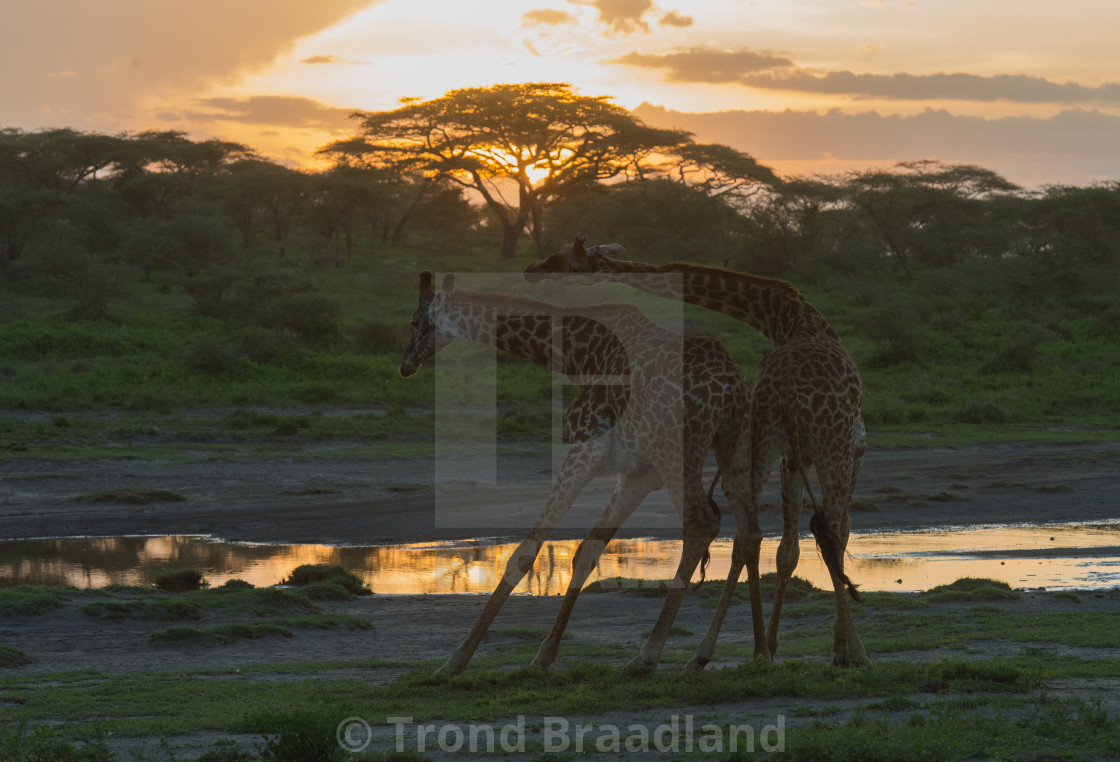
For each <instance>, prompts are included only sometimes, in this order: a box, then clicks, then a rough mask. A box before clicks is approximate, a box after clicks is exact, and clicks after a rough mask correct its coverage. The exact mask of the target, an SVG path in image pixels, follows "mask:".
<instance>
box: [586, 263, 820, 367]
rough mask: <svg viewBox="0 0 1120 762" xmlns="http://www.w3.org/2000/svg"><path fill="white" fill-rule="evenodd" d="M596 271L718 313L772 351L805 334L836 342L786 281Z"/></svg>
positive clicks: (691, 269)
mask: <svg viewBox="0 0 1120 762" xmlns="http://www.w3.org/2000/svg"><path fill="white" fill-rule="evenodd" d="M596 271H597V272H599V273H607V274H610V275H612V276H618V277H612V278H611V280H618V281H621V282H624V283H627V284H629V285H631V286H634V287H635V288H638V289H641V290H642V291H646V292H648V293H652V294H657V295H658V296H664V297H667V298H669V299H675V300H677V301H685V302H688V303H689V304H695V305H698V306H700V307H705V308H707V309H710V310H715V311H716V312H722V313H724V314H725V315H729V316H730V317H733V318H735V319H736V320H740V321H742V322H744V323H746V324H747V325H749V326H751V327H752V328H754V329H756V330H757V331H759V332H760V333H761V334H762V335H763V336H765V337H766V338H768V339H770V341H772V342H773V343H774V344H775V346H782V345H783V344H788V343H789V342H790V341H793V340H794V339H795V338H797V337H800V336H804V335H805V334H806V332H813V333H827V334H828V335H830V336H835V333H833V331H832V329H831V328H830V327H829V325H828V323H827V322H826V321H825V319H824V317H823V316H822V315H821V314H820V313H819V312H818V311H817V310H816V308H814V307H813V306H812V305H810V304H809V303H808V302H806V301H805V297H804V296H802V295H801V293H800V292H799V291H798V290H797V289H796V288H794V287H793V286H792V285H790V284H789V283H786V282H785V281H780V280H771V279H769V278H761V277H758V276H756V275H748V274H746V273H738V272H734V271H731V270H722V269H720V268H717V267H705V266H702V265H693V264H689V263H686V262H670V263H669V264H665V265H649V264H646V263H644V262H627V261H625V260H620V259H610V258H609V257H603V258H602V260H601V262H600V264H599V266H598V268H597V270H596ZM667 275H672V276H679V280H678V279H677V278H676V277H666V276H667Z"/></svg>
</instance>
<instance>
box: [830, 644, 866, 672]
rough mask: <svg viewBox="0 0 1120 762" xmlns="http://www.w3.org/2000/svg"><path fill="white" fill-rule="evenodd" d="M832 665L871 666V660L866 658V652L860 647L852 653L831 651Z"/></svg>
mask: <svg viewBox="0 0 1120 762" xmlns="http://www.w3.org/2000/svg"><path fill="white" fill-rule="evenodd" d="M832 666H834V667H862V668H867V669H870V668H871V660H870V659H868V658H867V653H866V652H865V651H864V650H863V649H862V648H861V649H859V650H858V651H856V652H854V653H848V652H841V651H833V653H832Z"/></svg>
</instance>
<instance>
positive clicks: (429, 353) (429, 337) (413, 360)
mask: <svg viewBox="0 0 1120 762" xmlns="http://www.w3.org/2000/svg"><path fill="white" fill-rule="evenodd" d="M454 288H455V276H454V275H452V274H451V273H448V274H447V275H445V276H443V291H440V292H436V291H433V290H432V274H431V273H430V272H429V271H427V270H425V271H424V272H422V273H420V304H419V305H418V306H417V307H416V312H414V313H412V339H411V340H409V342H408V346H407V347H405V350H404V355H402V356H401V365H400V374H401V378H411V377H412V376H414V375H415V374H416V371H418V370H419V369H420V365H421V363H423V362H424V361H425V360H430V359H431V358H432V357H434V356H435V355H436V353H437V352H439V351H440V350H441V349H443V348H444V347H445V346H447V345H448V344H449V343H450V342H451V339H450V338H448V337H446V336H444V335H442V334H441V332H440V329H439V318H440V313H441V311H442V308H443V304H444V302H445V300H446V299H447V295H448V294H449V293H451V291H452V290H454Z"/></svg>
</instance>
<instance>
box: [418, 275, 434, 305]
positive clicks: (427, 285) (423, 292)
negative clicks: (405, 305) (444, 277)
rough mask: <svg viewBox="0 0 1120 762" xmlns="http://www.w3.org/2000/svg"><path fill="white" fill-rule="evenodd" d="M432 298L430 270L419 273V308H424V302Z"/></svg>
mask: <svg viewBox="0 0 1120 762" xmlns="http://www.w3.org/2000/svg"><path fill="white" fill-rule="evenodd" d="M431 296H432V273H431V271H430V270H425V271H424V272H422V273H420V306H421V307H423V306H424V300H425V299H430V298H431Z"/></svg>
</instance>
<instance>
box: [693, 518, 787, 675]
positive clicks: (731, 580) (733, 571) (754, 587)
mask: <svg viewBox="0 0 1120 762" xmlns="http://www.w3.org/2000/svg"><path fill="white" fill-rule="evenodd" d="M732 504H733V505H735V504H736V499H735V498H732ZM735 518H736V523H737V524H738V527H737V531H736V532H735V544H734V546H733V549H732V551H731V568H730V569H729V570H728V574H727V581H726V582H725V583H724V586H723V590H722V592H721V593H720V597H719V603H718V604H717V605H716V613H715V614H714V615H713V616H712V623H711V624H710V625H709V627H708V632H707V633H706V634H705V635H704V638H703V640H701V641H700V643H699V644H698V645H697V646H696V653H695V654H694V655H693V657H692V659H691V660H690V661H689V662H688V664H686V665H685V669H686V670H701V669H703V668H704V667H706V666H707V665H708V663H709V662H710V661H711V660H712V657H713V656H715V651H716V639H717V638H718V637H719V631H720V629H721V628H722V626H723V621H724V618H725V616H726V615H727V610H728V608H729V607H730V606H731V599H732V597H733V595H734V594H735V588H736V586H737V585H738V582H739V575H740V574H741V573H742V570H743V567H744V566H746V567H747V579H748V588H749V590H750V606H751V625H752V627H753V630H754V643H755V658H760V657H761V658H765V659H767V660H769V657H770V654H769V651H768V650H767V649H766V648H764V647H762V644H764V643H765V632H764V630H763V620H762V599H761V588H762V586H761V583H760V580H759V571H758V561H759V555H760V549H761V547H762V530H761V529H760V528H759V525H758V511H757V509H756V508H748V510H747V511H745V512H741V511H739V510H736V513H735Z"/></svg>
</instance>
